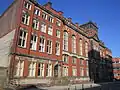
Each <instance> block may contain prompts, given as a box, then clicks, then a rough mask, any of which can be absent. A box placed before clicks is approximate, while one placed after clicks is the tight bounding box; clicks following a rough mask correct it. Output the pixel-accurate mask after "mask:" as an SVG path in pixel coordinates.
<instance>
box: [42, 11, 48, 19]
mask: <svg viewBox="0 0 120 90" xmlns="http://www.w3.org/2000/svg"><path fill="white" fill-rule="evenodd" d="M42 18H43V19H45V20H47V14H46V13H44V12H42Z"/></svg>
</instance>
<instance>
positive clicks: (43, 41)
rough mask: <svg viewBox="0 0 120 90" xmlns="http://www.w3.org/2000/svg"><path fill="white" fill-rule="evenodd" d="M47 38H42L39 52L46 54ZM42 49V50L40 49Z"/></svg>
mask: <svg viewBox="0 0 120 90" xmlns="http://www.w3.org/2000/svg"><path fill="white" fill-rule="evenodd" d="M45 41H46V40H45V37H44V36H40V42H39V43H40V44H39V51H40V52H45ZM40 48H41V49H40Z"/></svg>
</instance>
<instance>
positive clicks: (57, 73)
mask: <svg viewBox="0 0 120 90" xmlns="http://www.w3.org/2000/svg"><path fill="white" fill-rule="evenodd" d="M15 2H18V5H19V8H18V9H17V10H18V12H16V14H17V20H15V22H16V23H15V24H16V27H15V28H16V31H15V35H14V40H13V44H12V47H11V53H10V56H11V60H10V65H9V68H10V70H9V75H10V76H9V78H10V79H21V80H28V81H27V82H26V81H23V82H24V83H28V82H30V81H29V80H30V79H32V80H33V79H35V80H36V79H50V78H52V77H64V75H65V77H70V78H72V77H73V78H77V79H79V80H80V81H89V80H97V79H96V78H97V77H101V78H103V77H104V75H98V76H97V74H98V73H100V72H96V69H97V67H93V68H94V69H91V67H90V66H93V64H96V63H92V60H93V61H94V60H95V62H97V60H98V64H99V63H100V61H102V60H103V61H106V60H107V61H110V60H111V58H112V55H111V53H112V52H111V51H110V50H109V49H108V48H107V47H105V45H104V43H103V42H102V41H100V40H99V38H98V28H97V25H96V24H95V23H93V22H91V21H90V22H88V23H86V24H83V25H78V24H77V23H76V24H74V23H72V20H71V18H65V17H64V16H63V12H61V11H56V10H54V9H53V8H52V3H51V2H48V3H47V4H45V5H43V6H42V5H39V4H38V3H37V2H36V1H34V0H15V1H14V3H13V5H16V3H15ZM13 5H12V6H13ZM12 6H11V7H12ZM11 7H10V8H11ZM36 9H37V10H36ZM35 10H36V11H35ZM8 11H9V9H8V10H7V11H6V12H8ZM10 14H11V13H10ZM36 14H37V15H36ZM2 17H4V15H3V16H1V18H2ZM26 18H27V19H26ZM28 19H29V20H28ZM34 19H35V21H33V20H34ZM0 20H1V19H0ZM6 21H7V20H5V22H6ZM33 22H35V24H33ZM37 22H38V23H37ZM43 23H44V24H43ZM13 24H14V23H13ZM42 24H43V26H44V25H45V26H46V27H44V29H45V28H46V30H44V31H41V30H42V29H41V27H43V26H41V25H42ZM33 27H34V28H33ZM49 27H50V28H51V27H52V32H51V31H50V29H48V28H49ZM7 29H8V30H7V31H6V32H5V33H4V35H5V34H7V33H9V32H10V31H11V29H10V28H9V27H8V28H7ZM37 29H38V30H37ZM0 30H2V29H1V28H0ZM57 30H58V31H59V32H58V31H57ZM86 31H88V32H86ZM48 33H49V34H48ZM65 33H67V35H68V41H67V43H66V42H65V41H64V39H65V36H64V34H65ZM50 34H52V35H50ZM57 34H58V37H57V36H56V35H57ZM59 34H60V36H59ZM32 35H33V36H32ZM1 36H3V35H1ZM41 36H42V37H44V39H43V41H41V39H40V37H41ZM48 40H50V41H51V42H50V41H48ZM66 40H67V39H66ZM73 40H75V41H74V42H75V43H73ZM80 40H81V42H80ZM40 42H42V43H40ZM57 42H59V44H56V43H57ZM65 43H66V45H67V47H66V48H67V49H66V50H64V49H63V48H64V47H65ZM81 43H82V44H81ZM40 45H42V46H40ZM57 45H58V46H57ZM80 45H81V46H80ZM80 47H81V48H82V49H81V48H80ZM40 48H41V49H42V50H43V51H40ZM32 49H34V50H32ZM80 49H81V50H80ZM73 50H74V52H73ZM92 51H93V52H92ZM56 52H57V54H59V55H57V54H56ZM81 52H82V53H81ZM96 52H97V53H98V54H96ZM106 52H107V53H106ZM64 55H65V56H64ZM96 55H97V56H96ZM107 55H108V56H110V57H108V59H106V58H107ZM63 58H64V59H66V60H67V61H66V62H64V60H63ZM98 66H99V65H98ZM99 69H100V68H99ZM91 70H93V71H92V73H91V72H90V71H91ZM100 70H101V69H100ZM93 73H94V75H93V76H92V74H93ZM104 73H105V72H104ZM39 75H40V76H39ZM107 76H109V77H111V76H110V75H109V74H107ZM98 79H99V80H100V78H98ZM40 83H42V82H40Z"/></svg>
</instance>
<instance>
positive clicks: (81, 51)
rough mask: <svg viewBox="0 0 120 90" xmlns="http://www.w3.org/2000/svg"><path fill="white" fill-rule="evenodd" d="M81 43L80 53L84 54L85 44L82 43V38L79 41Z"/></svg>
mask: <svg viewBox="0 0 120 90" xmlns="http://www.w3.org/2000/svg"><path fill="white" fill-rule="evenodd" d="M79 45H80V55H81V56H82V55H83V50H82V49H83V44H82V39H80V41H79Z"/></svg>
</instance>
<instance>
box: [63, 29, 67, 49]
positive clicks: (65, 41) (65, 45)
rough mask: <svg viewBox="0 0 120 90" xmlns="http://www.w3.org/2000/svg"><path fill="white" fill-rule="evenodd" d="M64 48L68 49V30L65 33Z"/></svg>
mask: <svg viewBox="0 0 120 90" xmlns="http://www.w3.org/2000/svg"><path fill="white" fill-rule="evenodd" d="M63 50H65V51H68V32H67V31H64V33H63Z"/></svg>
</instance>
